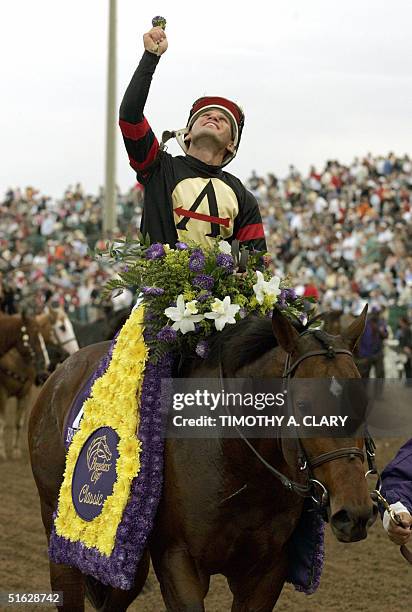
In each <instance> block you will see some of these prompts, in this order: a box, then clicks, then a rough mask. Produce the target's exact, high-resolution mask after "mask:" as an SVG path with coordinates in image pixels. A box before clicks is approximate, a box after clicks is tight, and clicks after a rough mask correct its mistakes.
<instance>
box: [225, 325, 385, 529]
mask: <svg viewBox="0 0 412 612" xmlns="http://www.w3.org/2000/svg"><path fill="white" fill-rule="evenodd" d="M307 334H311V335H313V336H315V338H316V339H317V340H318V341H319V342H320V343H321V344H322V346H324V347H325V348H323V349H320V350H318V351H308V352H307V353H305V354H304V355H302V356H301V357H299V358H298V359H297V360H296V361H295V362H293V363H292V364H291V363H290V362H291V355H290V354H288V355H287V357H286V361H285V367H284V371H283V376H282V379H283V382H284V388H285V394H286V396H287V398H288V401H289V393H288V388H289V381H290V379H291V377H292V376H293V374H294V373H295V370H296V369H297V367H298V366H299V365H300V364H301V363H302V362H303V361H304V360H306V359H308V358H310V357H317V356H320V355H325V356H326V357H328V358H329V359H334V358H335V357H336V355H338V354H343V355H349V356H350V357H351V358H353V354H352V352H351V351H349V350H348V349H343V348H335V347H333V346H331V345H328V344H327V343H326V342H325V339H324V337H323V335H322V334H321V333H320V332H319V331H318V330H314V331H311V330H306V331H304V332H303V333H302V334H300V337H302V336H304V335H307ZM219 377H220V382H221V384H222V388H223V385H224V382H223V381H224V378H225V375H224V371H223V364H222V359H220V360H219ZM226 411H227V412H228V414H229V415H230V413H229V409H228V406H226ZM234 427H235V429H236V431H237V433H238V434H239V437H240V438H241V439H242V440H243V441H244V442H245V444H246V445H247V446H248V447H249V448H250V450H251V451H252V452H253V453H254V455H255V456H256V457H257V458H258V460H259V461H260V462H261V463H262V464H263V465H264V466H265V467H266V468H267V469H268V470H269V472H271V473H272V474H273V475H274V476H275V477H276V478H277V479H278V480H279V481H280V482H281V484H282V485H283V486H284V487H285V488H286V489H287V490H288V491H291V492H293V493H296V494H297V495H300V496H301V497H310V498H312V500H313V502H314V503H315V505H316V509H317V510H318V511H319V512H322V513H323V514H324V518H325V520H327V516H326V508H327V506H328V504H329V494H328V490H327V488H326V487H325V485H324V484H323V483H322V482H321V481H319V480H317V479H316V478H314V477H313V475H312V474H311V472H312V470H314V469H316V468H318V467H319V466H320V465H323V464H325V463H329V462H331V461H335V460H336V459H342V458H344V457H348V458H350V459H355V458H356V457H358V458H360V459H361V461H362V463H363V462H364V460H365V456H364V452H363V450H361V449H360V448H358V447H357V446H353V447H344V448H339V449H337V450H335V451H329V452H326V453H322V454H321V455H318V456H317V457H307V455H306V453H305V451H304V449H303V446H302V443H301V441H300V439H299V438H298V439H297V441H298V449H297V452H298V465H299V469H300V470H301V471H304V470H307V471H308V474H307V482H306V484H302V483H300V482H296V481H295V480H292V479H290V478H288V476H286V475H285V474H283V473H282V472H280V471H279V470H277V469H276V468H275V467H274V466H273V465H271V464H270V463H269V462H268V461H266V459H264V457H262V455H261V454H260V453H259V452H258V451H257V450H256V448H255V447H254V446H253V444H251V442H250V441H249V440H248V439H247V438H246V436H245V435H244V434H243V432H242V431H241V430H240V428H239V427H238V426H237V425H235V426H234ZM364 441H365V449H366V457H367V461H368V467H369V469H368V472H367V474H371V473H376V471H377V470H376V466H375V460H374V459H375V443H374V442H373V440H372V438H371V437H370V436H369V435H368V434H366V435H365V438H364ZM242 488H244V487H242ZM317 489H320V498H319V496H318V491H317ZM231 497H232V496H231ZM223 501H226V500H223Z"/></svg>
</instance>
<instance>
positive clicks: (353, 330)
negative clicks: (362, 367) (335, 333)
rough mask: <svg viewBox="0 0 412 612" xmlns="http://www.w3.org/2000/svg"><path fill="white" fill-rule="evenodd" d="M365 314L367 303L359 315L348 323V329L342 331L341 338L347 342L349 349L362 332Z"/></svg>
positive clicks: (355, 343)
mask: <svg viewBox="0 0 412 612" xmlns="http://www.w3.org/2000/svg"><path fill="white" fill-rule="evenodd" d="M367 314H368V305H367V304H366V305H365V307H364V309H363V310H362V312H361V313H360V315H359V316H358V317H356V319H355V320H354V321H353V322H352V323H351V324H350V325H349V327H348V329H346V330H345V331H343V332H342V338H343V339H344V340H345V341H346V342H347V343H348V344H349V347H350V350H351V351H353V350H354V348H355V346H356V345H357V343H358V342H359V340H360V338H361V336H362V334H363V332H364V329H365V323H366V315H367Z"/></svg>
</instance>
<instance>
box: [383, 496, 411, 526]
mask: <svg viewBox="0 0 412 612" xmlns="http://www.w3.org/2000/svg"><path fill="white" fill-rule="evenodd" d="M391 508H392V510H394V511H395V512H396V513H397V514H399V512H407V513H408V514H409V510H408V508H405V506H404V505H403V503H402V502H400V501H397V502H396V503H395V504H391ZM390 521H391V517H390V516H389V512H388V511H387V510H385V513H384V515H383V519H382V524H383V528H384V530H385V531H388V529H389V523H390Z"/></svg>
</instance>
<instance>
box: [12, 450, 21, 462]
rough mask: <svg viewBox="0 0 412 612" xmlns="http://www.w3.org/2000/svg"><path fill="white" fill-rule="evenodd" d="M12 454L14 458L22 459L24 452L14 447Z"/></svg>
mask: <svg viewBox="0 0 412 612" xmlns="http://www.w3.org/2000/svg"><path fill="white" fill-rule="evenodd" d="M11 456H12V458H13V459H15V460H16V459H21V457H22V452H21V450H20V449H19V448H13V450H12V452H11Z"/></svg>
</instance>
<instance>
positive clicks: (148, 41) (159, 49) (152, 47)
mask: <svg viewBox="0 0 412 612" xmlns="http://www.w3.org/2000/svg"><path fill="white" fill-rule="evenodd" d="M143 43H144V48H145V49H146V51H149V52H150V53H154V54H155V55H162V54H163V53H164V52H165V51H166V49H167V46H168V42H167V37H166V32H165V31H164V30H163V28H161V27H160V26H156V27H155V28H152V29H151V30H149V31H148V32H146V34H143Z"/></svg>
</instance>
